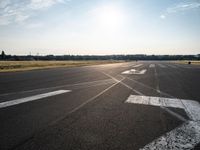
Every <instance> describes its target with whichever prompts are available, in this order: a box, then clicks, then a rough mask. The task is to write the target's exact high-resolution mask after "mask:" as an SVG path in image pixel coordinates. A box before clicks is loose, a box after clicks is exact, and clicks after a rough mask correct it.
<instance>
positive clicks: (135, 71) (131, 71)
mask: <svg viewBox="0 0 200 150" xmlns="http://www.w3.org/2000/svg"><path fill="white" fill-rule="evenodd" d="M146 71H147V70H146V69H143V70H136V69H130V70H126V71H124V72H122V74H145V73H146Z"/></svg>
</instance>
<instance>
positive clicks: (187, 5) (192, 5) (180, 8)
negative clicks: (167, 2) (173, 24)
mask: <svg viewBox="0 0 200 150" xmlns="http://www.w3.org/2000/svg"><path fill="white" fill-rule="evenodd" d="M194 9H200V2H194V1H193V2H184V3H179V4H176V5H175V6H173V7H169V8H167V9H166V11H165V13H163V14H162V15H161V16H160V18H161V19H165V18H166V16H168V15H169V14H173V13H178V12H185V11H190V10H194Z"/></svg>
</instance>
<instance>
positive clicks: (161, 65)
mask: <svg viewBox="0 0 200 150" xmlns="http://www.w3.org/2000/svg"><path fill="white" fill-rule="evenodd" d="M158 66H159V67H161V68H166V66H165V65H163V64H158Z"/></svg>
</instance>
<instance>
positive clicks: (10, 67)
mask: <svg viewBox="0 0 200 150" xmlns="http://www.w3.org/2000/svg"><path fill="white" fill-rule="evenodd" d="M118 62H122V61H111V60H110V61H0V72H9V71H24V70H34V69H47V68H55V67H78V66H89V65H99V64H108V63H118Z"/></svg>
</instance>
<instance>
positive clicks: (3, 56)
mask: <svg viewBox="0 0 200 150" xmlns="http://www.w3.org/2000/svg"><path fill="white" fill-rule="evenodd" d="M5 57H6V54H5V52H4V51H2V52H1V59H5Z"/></svg>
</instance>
